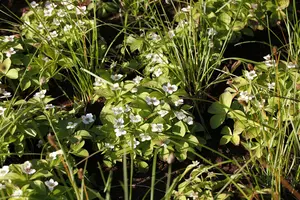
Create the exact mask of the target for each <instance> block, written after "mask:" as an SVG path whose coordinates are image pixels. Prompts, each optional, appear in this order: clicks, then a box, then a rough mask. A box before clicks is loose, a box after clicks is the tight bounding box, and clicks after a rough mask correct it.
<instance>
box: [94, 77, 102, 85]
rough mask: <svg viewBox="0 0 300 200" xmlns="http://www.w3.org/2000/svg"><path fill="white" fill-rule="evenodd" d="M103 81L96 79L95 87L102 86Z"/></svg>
mask: <svg viewBox="0 0 300 200" xmlns="http://www.w3.org/2000/svg"><path fill="white" fill-rule="evenodd" d="M102 83H103V81H102V80H101V79H100V78H96V79H95V82H94V84H93V85H94V86H95V87H100V86H101V85H102Z"/></svg>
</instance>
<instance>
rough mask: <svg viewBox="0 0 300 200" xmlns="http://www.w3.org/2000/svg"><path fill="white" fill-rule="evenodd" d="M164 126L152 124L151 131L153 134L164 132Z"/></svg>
mask: <svg viewBox="0 0 300 200" xmlns="http://www.w3.org/2000/svg"><path fill="white" fill-rule="evenodd" d="M163 128H164V126H163V124H151V130H152V132H159V133H160V132H162V131H163Z"/></svg>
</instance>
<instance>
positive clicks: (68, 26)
mask: <svg viewBox="0 0 300 200" xmlns="http://www.w3.org/2000/svg"><path fill="white" fill-rule="evenodd" d="M72 27H73V26H72V25H69V24H66V25H65V27H64V32H69V31H70V30H71V29H72Z"/></svg>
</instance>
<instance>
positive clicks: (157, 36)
mask: <svg viewBox="0 0 300 200" xmlns="http://www.w3.org/2000/svg"><path fill="white" fill-rule="evenodd" d="M149 37H150V39H151V40H153V41H155V42H157V41H159V40H161V37H160V36H159V35H157V34H156V33H150V34H149Z"/></svg>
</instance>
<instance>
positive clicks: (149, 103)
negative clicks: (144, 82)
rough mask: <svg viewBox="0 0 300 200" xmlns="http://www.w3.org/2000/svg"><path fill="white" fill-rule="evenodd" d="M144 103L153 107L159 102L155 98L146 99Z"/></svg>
mask: <svg viewBox="0 0 300 200" xmlns="http://www.w3.org/2000/svg"><path fill="white" fill-rule="evenodd" d="M146 103H147V104H148V105H154V106H158V105H159V104H160V101H159V100H158V99H157V98H156V97H152V98H151V97H149V96H148V97H146Z"/></svg>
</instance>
